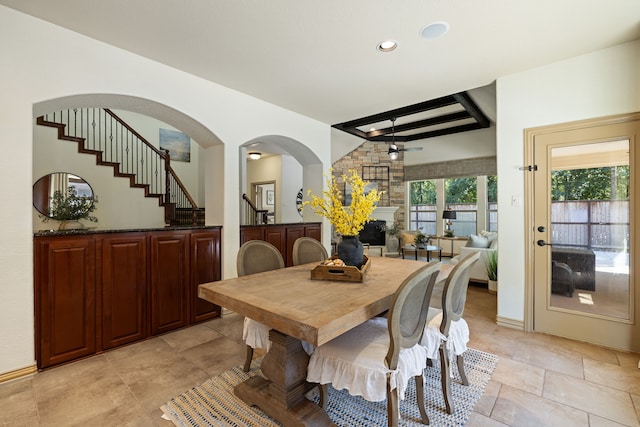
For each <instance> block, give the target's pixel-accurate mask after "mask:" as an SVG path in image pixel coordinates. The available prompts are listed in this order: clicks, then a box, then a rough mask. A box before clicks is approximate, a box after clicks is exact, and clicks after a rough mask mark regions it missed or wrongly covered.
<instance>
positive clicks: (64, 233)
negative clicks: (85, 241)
mask: <svg viewBox="0 0 640 427" xmlns="http://www.w3.org/2000/svg"><path fill="white" fill-rule="evenodd" d="M215 228H222V226H220V225H184V226H175V227H151V228H144V227H139V228H110V229H103V228H96V227H88V228H80V229H75V230H38V231H34V232H33V236H34V237H51V236H77V235H82V234H105V233H136V232H147V231H180V230H209V229H215Z"/></svg>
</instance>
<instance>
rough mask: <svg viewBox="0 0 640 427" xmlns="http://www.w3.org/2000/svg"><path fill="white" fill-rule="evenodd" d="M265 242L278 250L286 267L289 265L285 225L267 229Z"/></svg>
mask: <svg viewBox="0 0 640 427" xmlns="http://www.w3.org/2000/svg"><path fill="white" fill-rule="evenodd" d="M264 240H265V241H266V242H269V243H271V244H272V245H273V246H275V247H276V248H278V250H279V251H280V254H281V255H282V259H283V260H284V263H285V265H287V227H286V226H284V225H283V226H279V225H276V226H268V227H265V231H264Z"/></svg>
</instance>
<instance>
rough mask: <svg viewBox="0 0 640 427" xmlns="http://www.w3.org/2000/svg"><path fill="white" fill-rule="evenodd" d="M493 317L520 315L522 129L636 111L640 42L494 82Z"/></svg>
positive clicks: (639, 94) (639, 96) (639, 101)
mask: <svg viewBox="0 0 640 427" xmlns="http://www.w3.org/2000/svg"><path fill="white" fill-rule="evenodd" d="M497 108H498V126H497V134H496V135H497V152H498V155H497V157H498V206H499V208H498V224H499V229H500V233H499V237H498V238H499V239H500V242H499V246H500V251H499V263H498V265H499V277H500V290H499V292H498V316H500V317H503V318H507V319H515V320H517V321H523V320H524V304H525V299H524V298H525V295H524V292H525V289H524V248H525V245H526V244H533V243H532V242H524V241H523V239H522V238H517V237H516V236H522V235H523V233H524V206H522V204H521V205H520V206H513V205H512V204H511V199H512V196H516V197H520V200H522V197H523V195H524V173H525V172H522V171H520V170H518V168H519V167H521V166H523V162H524V138H523V135H524V134H523V132H524V130H525V129H527V128H531V127H536V126H542V125H549V124H555V123H563V122H569V121H574V120H581V119H587V118H593V117H601V116H608V115H614V114H622V113H630V112H635V111H640V41H635V42H632V43H627V44H624V45H620V46H616V47H613V48H610V49H605V50H601V51H597V52H593V53H590V54H587V55H583V56H579V57H576V58H572V59H568V60H565V61H561V62H557V63H555V64H551V65H547V66H544V67H540V68H536V69H533V70H529V71H526V72H523V73H518V74H514V75H510V76H506V77H502V78H500V79H498V82H497Z"/></svg>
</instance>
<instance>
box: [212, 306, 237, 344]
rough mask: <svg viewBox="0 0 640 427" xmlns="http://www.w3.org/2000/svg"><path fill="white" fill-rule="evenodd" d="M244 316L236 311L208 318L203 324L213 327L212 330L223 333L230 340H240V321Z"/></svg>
mask: <svg viewBox="0 0 640 427" xmlns="http://www.w3.org/2000/svg"><path fill="white" fill-rule="evenodd" d="M243 321H244V316H241V315H239V314H236V313H231V314H228V315H224V316H222V317H220V318H218V319H213V320H210V321H208V322H206V323H203V325H204V326H206V327H208V328H211V329H213V330H214V331H216V332H218V333H220V334H222V335H224V336H225V337H227V338H230V339H232V340H235V341H238V342H243V341H242V322H243Z"/></svg>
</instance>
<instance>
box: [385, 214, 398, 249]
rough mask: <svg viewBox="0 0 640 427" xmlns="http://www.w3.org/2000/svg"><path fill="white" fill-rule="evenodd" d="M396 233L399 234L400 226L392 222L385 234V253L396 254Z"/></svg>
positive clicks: (396, 222)
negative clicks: (386, 235)
mask: <svg viewBox="0 0 640 427" xmlns="http://www.w3.org/2000/svg"><path fill="white" fill-rule="evenodd" d="M398 233H400V224H399V223H398V221H393V224H392V225H391V226H390V227H387V234H388V235H389V236H388V237H387V242H386V246H387V252H390V253H397V252H398V246H399V245H400V242H399V240H398Z"/></svg>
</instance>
